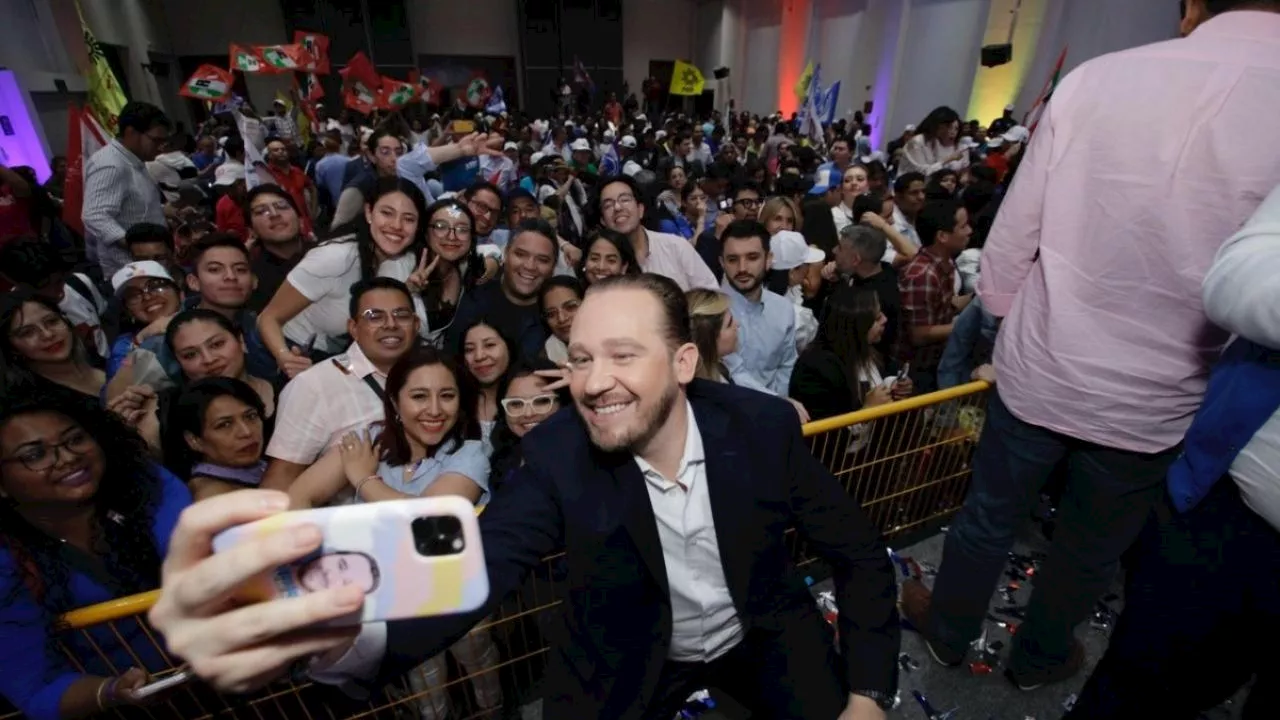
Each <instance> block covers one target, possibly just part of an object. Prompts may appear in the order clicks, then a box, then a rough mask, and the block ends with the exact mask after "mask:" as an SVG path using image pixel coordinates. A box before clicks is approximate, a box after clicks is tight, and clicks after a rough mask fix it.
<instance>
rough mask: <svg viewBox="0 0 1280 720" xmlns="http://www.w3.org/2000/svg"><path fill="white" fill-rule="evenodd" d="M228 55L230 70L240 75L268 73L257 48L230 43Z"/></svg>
mask: <svg viewBox="0 0 1280 720" xmlns="http://www.w3.org/2000/svg"><path fill="white" fill-rule="evenodd" d="M229 53H230V55H231V57H230V64H231V69H232V70H239V71H240V72H242V73H261V72H269V70H267V67H266V63H265V62H264V61H263V59H262V56H261V55H259V54H258V49H257V48H254V47H244V46H243V45H237V44H235V43H231V49H230V51H229Z"/></svg>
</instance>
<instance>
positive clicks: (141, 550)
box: [0, 395, 191, 720]
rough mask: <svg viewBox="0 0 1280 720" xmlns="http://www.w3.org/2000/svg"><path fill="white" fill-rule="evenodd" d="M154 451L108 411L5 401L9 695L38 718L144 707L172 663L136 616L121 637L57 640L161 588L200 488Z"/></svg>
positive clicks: (2, 457) (0, 514) (59, 402)
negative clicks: (75, 620) (81, 614)
mask: <svg viewBox="0 0 1280 720" xmlns="http://www.w3.org/2000/svg"><path fill="white" fill-rule="evenodd" d="M147 457H148V454H147V447H146V445H145V443H144V442H143V440H142V438H140V437H138V435H137V434H136V433H134V432H133V431H131V430H130V429H129V428H127V427H126V426H125V425H123V424H122V423H121V421H120V420H118V419H117V418H116V417H115V416H114V415H112V414H110V413H108V412H106V411H103V410H98V409H94V408H91V407H87V406H85V405H84V404H82V403H77V402H69V401H67V400H65V399H59V398H57V397H46V396H39V395H29V396H23V397H21V398H14V397H13V396H10V398H9V399H7V401H6V403H5V404H4V406H3V407H0V625H3V626H4V628H5V630H4V646H3V649H0V694H2V695H4V696H5V697H6V698H7V699H8V700H9V701H10V702H11V703H13V704H14V705H15V706H17V707H18V709H19V710H21V711H22V712H23V713H24V714H25V715H26V716H27V717H29V718H32V719H33V720H55V719H60V718H81V717H87V716H89V715H93V714H95V713H98V712H101V711H103V710H106V709H109V708H112V707H116V706H121V705H131V704H135V703H136V702H138V700H137V699H136V698H134V696H133V694H132V691H133V690H134V689H136V688H138V687H141V686H142V685H143V684H145V682H146V681H147V675H148V672H149V671H156V670H160V669H163V668H166V667H168V662H167V661H166V660H165V658H163V656H161V654H160V652H159V650H158V649H157V648H156V646H155V644H154V643H153V642H152V640H151V639H150V638H149V637H148V635H147V634H146V633H145V631H143V630H142V628H141V626H140V625H138V624H136V623H129V624H122V625H120V626H119V627H117V628H116V632H118V633H119V636H117V635H116V633H115V632H113V631H112V630H111V629H108V628H106V627H103V626H99V627H97V628H93V629H89V630H86V631H85V632H83V633H71V634H66V635H65V636H63V637H58V636H57V634H58V631H59V630H61V629H62V628H61V627H60V626H59V620H58V618H59V617H60V616H61V615H62V614H64V613H66V612H68V611H70V610H74V609H76V608H80V607H84V606H86V605H92V604H95V603H101V602H105V601H108V600H112V599H115V598H119V597H124V596H127V595H132V594H135V593H140V592H144V591H147V590H151V589H153V588H156V587H158V586H159V585H160V561H161V558H163V557H164V555H165V553H166V552H167V551H168V546H169V536H170V534H172V532H173V527H174V525H175V523H176V522H177V519H178V514H179V513H180V512H181V511H182V509H183V508H185V507H186V506H187V505H189V504H190V503H191V494H190V493H189V492H188V491H187V488H186V486H185V485H183V484H182V482H180V481H179V480H178V479H177V478H175V477H173V475H171V474H170V473H169V472H168V471H166V470H165V469H164V468H161V467H159V466H157V465H154V464H152V463H151V462H149V461H148V460H147ZM59 640H61V642H62V643H63V644H64V645H65V646H66V647H67V649H68V650H69V651H70V653H71V655H72V656H73V657H75V658H77V660H78V661H79V662H80V663H81V664H82V666H83V670H81V669H79V668H78V667H77V666H75V665H73V664H72V663H71V661H70V660H68V659H67V657H66V655H64V654H63V653H62V652H60V651H59V646H58V641H59ZM99 649H101V653H100V652H99ZM104 656H105V657H104ZM139 663H141V664H142V665H143V667H137V666H138V664H139ZM126 668H127V669H126Z"/></svg>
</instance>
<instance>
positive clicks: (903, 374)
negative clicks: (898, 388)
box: [894, 363, 911, 383]
mask: <svg viewBox="0 0 1280 720" xmlns="http://www.w3.org/2000/svg"><path fill="white" fill-rule="evenodd" d="M910 373H911V363H902V369H901V370H899V371H898V377H897V378H896V379H895V380H894V382H896V383H899V382H902V381H903V380H906V379H907V375H908V374H910Z"/></svg>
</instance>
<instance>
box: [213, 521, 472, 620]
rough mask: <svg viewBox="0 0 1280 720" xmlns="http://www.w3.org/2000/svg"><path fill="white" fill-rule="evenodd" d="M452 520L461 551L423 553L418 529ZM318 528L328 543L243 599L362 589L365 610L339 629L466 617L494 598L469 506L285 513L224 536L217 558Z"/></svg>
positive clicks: (216, 543)
mask: <svg viewBox="0 0 1280 720" xmlns="http://www.w3.org/2000/svg"><path fill="white" fill-rule="evenodd" d="M443 516H451V517H454V518H456V519H457V521H458V523H459V524H460V526H461V538H462V542H463V547H462V548H461V551H460V552H455V553H453V554H449V555H438V556H427V555H423V554H422V553H420V552H418V549H417V545H416V542H415V538H414V532H413V521H415V520H417V519H419V518H429V517H443ZM304 524H312V525H317V526H319V528H320V529H321V531H322V532H323V533H324V541H323V542H322V543H321V545H320V547H319V548H318V549H317V550H316V551H315V552H313V553H311V554H310V555H308V556H306V557H304V558H302V559H300V560H298V561H296V562H294V563H291V564H289V565H284V566H281V567H278V568H276V569H275V570H274V571H273V572H270V573H267V574H266V575H263V576H260V577H258V578H256V579H255V580H254V581H253V582H251V583H250V584H249V585H248V586H247V587H246V588H245V589H244V591H243V592H242V594H241V598H242V599H244V600H246V601H249V602H261V601H264V600H270V599H274V598H279V597H297V596H300V595H304V594H306V593H308V592H315V591H317V590H322V589H325V588H329V587H333V586H335V585H336V584H344V585H360V586H361V587H363V588H364V589H365V601H364V607H363V608H362V610H361V611H360V612H358V613H353V614H352V615H351V616H349V617H345V618H341V619H340V620H338V621H334V622H333V623H332V624H335V625H352V624H356V623H362V622H376V621H379V620H396V619H400V618H410V617H424V616H430V615H446V614H451V613H459V612H467V611H469V610H474V609H476V608H478V607H479V606H480V605H481V604H483V603H484V601H485V600H486V599H487V598H488V597H489V574H488V572H487V570H486V569H485V563H484V549H483V548H482V547H481V544H480V527H479V525H478V524H477V523H476V513H475V509H474V507H472V505H471V503H469V502H467V501H466V500H465V499H463V498H460V497H432V498H417V499H413V500H395V501H390V502H377V503H362V504H358V505H343V506H338V507H328V508H320V509H316V510H298V511H294V512H286V513H280V514H279V515H274V516H272V517H269V518H264V519H262V520H258V521H257V522H253V523H249V524H247V525H241V526H239V527H234V528H231V529H229V530H225V531H223V532H221V533H219V534H218V535H217V536H216V537H214V539H213V549H214V552H223V551H225V550H227V549H228V548H231V547H233V546H235V545H236V544H238V543H241V542H244V541H245V540H248V539H250V538H254V537H262V536H265V535H268V534H270V533H274V532H276V531H278V530H281V529H283V528H288V527H294V526H297V525H304Z"/></svg>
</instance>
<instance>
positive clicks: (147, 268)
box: [111, 260, 177, 295]
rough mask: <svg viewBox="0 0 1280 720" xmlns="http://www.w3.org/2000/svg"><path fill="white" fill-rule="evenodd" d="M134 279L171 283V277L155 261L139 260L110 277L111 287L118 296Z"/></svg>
mask: <svg viewBox="0 0 1280 720" xmlns="http://www.w3.org/2000/svg"><path fill="white" fill-rule="evenodd" d="M134 278H160V279H162V280H168V281H169V282H173V276H172V275H170V274H169V271H168V270H165V269H164V266H163V265H161V264H160V263H158V262H156V261H155V260H139V261H137V262H131V263H129V264H128V265H125V266H124V267H122V268H120V269H119V270H117V271H116V274H115V275H112V276H111V287H112V289H114V290H115V291H116V294H117V295H119V294H120V293H122V292H123V291H124V289H125V286H126V285H128V284H129V281H130V280H132V279H134ZM174 284H175V285H176V284H177V283H174Z"/></svg>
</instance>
